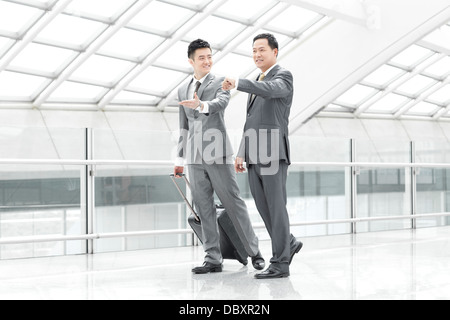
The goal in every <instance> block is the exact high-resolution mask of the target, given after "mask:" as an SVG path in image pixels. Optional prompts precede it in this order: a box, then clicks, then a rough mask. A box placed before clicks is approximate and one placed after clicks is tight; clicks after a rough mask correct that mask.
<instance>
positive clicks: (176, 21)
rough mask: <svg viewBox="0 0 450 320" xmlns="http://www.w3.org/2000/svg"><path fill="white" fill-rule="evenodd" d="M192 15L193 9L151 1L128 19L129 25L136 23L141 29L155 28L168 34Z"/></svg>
mask: <svg viewBox="0 0 450 320" xmlns="http://www.w3.org/2000/svg"><path fill="white" fill-rule="evenodd" d="M193 15H194V12H193V11H190V10H187V9H183V8H181V7H178V6H174V5H171V4H167V3H163V2H159V1H153V2H151V3H150V4H149V5H148V6H147V7H146V8H145V9H144V10H142V11H141V12H140V13H139V14H137V15H136V16H135V17H134V18H133V19H132V20H131V21H130V23H129V25H130V26H132V25H136V26H137V27H140V28H142V29H150V30H156V31H159V32H160V33H164V34H166V35H167V36H169V35H170V34H172V33H173V32H175V31H176V28H177V27H178V26H179V25H180V23H181V24H182V23H185V22H186V21H187V20H189V18H191V17H192V16H193Z"/></svg>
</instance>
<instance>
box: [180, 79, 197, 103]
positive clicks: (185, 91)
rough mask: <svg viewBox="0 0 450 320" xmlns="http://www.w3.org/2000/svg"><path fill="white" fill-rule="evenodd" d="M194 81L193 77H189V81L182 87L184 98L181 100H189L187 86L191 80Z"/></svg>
mask: <svg viewBox="0 0 450 320" xmlns="http://www.w3.org/2000/svg"><path fill="white" fill-rule="evenodd" d="M193 81H194V79H193V78H191V81H189V82H187V83H186V88H184V90H183V92H184V99H182V100H189V97H188V95H189V86H190V85H191V84H192V82H193Z"/></svg>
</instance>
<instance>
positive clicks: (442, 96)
mask: <svg viewBox="0 0 450 320" xmlns="http://www.w3.org/2000/svg"><path fill="white" fill-rule="evenodd" d="M427 99H428V100H432V101H436V102H437V103H439V104H441V105H446V104H449V103H450V84H447V85H445V86H444V87H442V88H441V89H439V90H437V91H436V92H434V93H433V94H431V95H430V96H429V97H428V98H427Z"/></svg>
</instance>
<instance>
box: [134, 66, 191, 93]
mask: <svg viewBox="0 0 450 320" xmlns="http://www.w3.org/2000/svg"><path fill="white" fill-rule="evenodd" d="M185 77H186V75H185V74H183V73H180V72H176V71H172V70H166V69H162V68H156V67H149V68H147V69H146V70H145V71H144V72H142V73H141V74H140V75H139V76H138V77H136V79H134V80H133V81H132V82H131V83H130V85H129V86H128V88H129V90H130V91H141V92H143V93H145V92H148V93H150V94H151V93H152V92H159V93H160V94H161V95H164V94H168V93H169V92H170V91H172V90H173V89H174V86H176V85H178V84H180V82H181V81H182V80H183V79H184V78H185Z"/></svg>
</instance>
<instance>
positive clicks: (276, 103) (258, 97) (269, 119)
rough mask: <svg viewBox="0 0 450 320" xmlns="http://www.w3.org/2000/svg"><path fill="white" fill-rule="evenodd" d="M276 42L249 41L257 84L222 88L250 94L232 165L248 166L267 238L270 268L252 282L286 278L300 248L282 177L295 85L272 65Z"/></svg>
mask: <svg viewBox="0 0 450 320" xmlns="http://www.w3.org/2000/svg"><path fill="white" fill-rule="evenodd" d="M278 50H279V47H278V42H277V40H276V38H275V37H274V36H273V35H272V34H261V35H259V36H257V37H256V38H255V39H254V43H253V59H254V61H255V64H256V66H257V67H258V68H259V69H260V70H261V74H260V76H259V77H258V79H257V80H248V79H233V78H225V80H224V82H223V89H224V90H232V89H237V90H239V91H242V92H246V93H248V94H249V98H248V104H247V121H246V124H245V129H244V131H245V132H244V137H243V139H242V142H241V146H240V148H239V152H238V157H237V158H236V161H235V170H236V172H244V171H245V169H244V162H246V163H247V168H248V176H249V183H250V189H251V192H252V195H253V197H254V199H255V203H256V206H257V208H258V211H259V213H260V215H261V217H262V219H263V220H264V223H265V225H266V228H267V230H268V232H269V235H270V237H271V240H272V252H273V257H272V259H271V261H270V262H271V264H270V266H269V268H268V269H267V270H266V271H264V272H262V273H260V274H257V275H256V276H255V277H256V278H257V279H273V278H286V277H289V276H290V270H289V266H290V264H291V262H292V259H293V257H294V255H295V254H296V253H298V252H300V250H301V249H302V247H303V244H302V243H301V242H300V241H297V239H296V238H295V237H294V236H293V235H292V234H291V233H290V223H289V215H288V212H287V208H286V205H287V194H286V179H287V172H288V167H289V165H290V164H291V159H290V149H289V148H290V147H289V129H288V125H289V114H290V110H291V105H292V100H293V95H294V87H293V76H292V74H291V72H289V71H288V70H286V69H284V68H282V67H280V66H279V65H278V64H277V58H278Z"/></svg>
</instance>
